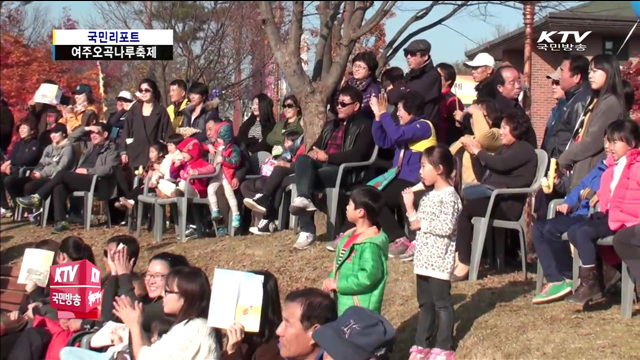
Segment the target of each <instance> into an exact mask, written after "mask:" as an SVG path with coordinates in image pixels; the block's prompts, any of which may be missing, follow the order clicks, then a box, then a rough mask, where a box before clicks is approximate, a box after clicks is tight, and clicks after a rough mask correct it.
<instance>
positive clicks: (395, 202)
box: [327, 90, 437, 260]
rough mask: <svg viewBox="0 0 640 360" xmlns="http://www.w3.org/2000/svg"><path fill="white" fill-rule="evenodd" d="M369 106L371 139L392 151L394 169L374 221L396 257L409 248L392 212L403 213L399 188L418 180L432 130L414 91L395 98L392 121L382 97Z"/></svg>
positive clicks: (431, 143) (433, 137) (421, 100)
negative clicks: (396, 99) (422, 116)
mask: <svg viewBox="0 0 640 360" xmlns="http://www.w3.org/2000/svg"><path fill="white" fill-rule="evenodd" d="M371 109H372V110H373V112H374V114H375V121H374V122H373V126H372V128H371V132H372V134H373V140H374V141H375V143H376V145H378V147H380V148H385V149H388V148H392V149H394V150H395V155H394V157H393V166H392V168H391V170H390V171H391V172H393V170H394V169H395V170H396V173H395V176H393V180H391V181H390V182H388V184H387V185H385V186H384V187H383V188H382V189H381V190H382V194H383V196H384V203H385V207H384V208H383V210H382V211H381V213H380V216H379V217H378V222H379V224H380V226H381V227H382V230H383V231H384V232H385V233H387V235H388V236H389V239H392V240H395V241H394V243H393V245H391V247H390V248H389V256H390V257H392V255H391V251H392V250H394V255H393V256H400V255H403V254H405V253H407V254H408V252H409V251H412V250H413V248H412V247H411V246H410V245H411V241H410V240H409V239H408V238H407V236H406V234H405V231H404V229H403V228H402V227H401V226H400V225H399V224H398V221H397V220H396V216H395V212H396V210H398V209H400V210H402V214H404V213H406V211H404V210H403V208H402V206H403V205H402V195H401V193H402V190H404V189H406V188H408V187H412V186H414V185H415V184H417V183H418V182H419V181H420V157H421V154H422V152H423V151H424V150H425V149H426V148H428V147H430V146H435V145H436V143H437V141H436V135H435V134H436V133H435V129H434V127H433V124H432V123H431V122H430V121H427V120H423V119H422V118H421V114H422V110H423V109H424V97H423V96H422V95H421V94H420V93H418V92H416V91H412V90H409V91H407V92H404V93H402V94H401V96H400V98H399V101H398V120H399V121H398V122H396V121H394V120H393V119H392V118H391V115H390V114H389V113H388V112H387V102H386V99H385V97H384V96H381V97H380V99H377V98H375V97H374V98H372V99H371ZM387 175H389V174H387ZM376 187H378V186H376ZM351 227H353V225H351V224H348V223H347V224H345V227H344V228H343V230H346V229H349V228H351ZM338 239H340V237H338ZM335 246H337V244H335V241H334V243H332V244H330V245H329V246H327V249H329V250H332V251H333V250H335ZM403 259H404V258H403ZM411 259H412V257H409V258H408V260H411Z"/></svg>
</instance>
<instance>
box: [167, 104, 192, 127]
mask: <svg viewBox="0 0 640 360" xmlns="http://www.w3.org/2000/svg"><path fill="white" fill-rule="evenodd" d="M187 105H189V99H184V100H182V103H181V104H180V108H179V109H178V111H177V112H176V111H175V105H174V104H171V105H169V106H167V112H168V113H169V118H170V119H171V126H173V129H174V130H175V129H177V128H179V127H180V125H182V121H183V120H184V114H183V112H184V109H185V108H186V107H187Z"/></svg>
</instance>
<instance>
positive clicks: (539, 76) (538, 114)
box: [531, 48, 565, 144]
mask: <svg viewBox="0 0 640 360" xmlns="http://www.w3.org/2000/svg"><path fill="white" fill-rule="evenodd" d="M564 55H565V53H564V52H551V51H541V50H538V49H537V48H535V49H533V51H532V54H531V121H532V123H533V128H534V129H535V131H536V135H537V136H538V144H541V143H542V137H543V136H544V128H545V125H546V124H547V120H548V119H549V114H550V112H551V108H553V107H554V106H555V103H556V102H555V100H554V99H553V97H552V95H551V80H549V79H547V75H549V74H551V73H552V72H553V71H554V70H555V69H556V68H557V67H558V66H559V65H560V63H561V62H562V58H563V57H564Z"/></svg>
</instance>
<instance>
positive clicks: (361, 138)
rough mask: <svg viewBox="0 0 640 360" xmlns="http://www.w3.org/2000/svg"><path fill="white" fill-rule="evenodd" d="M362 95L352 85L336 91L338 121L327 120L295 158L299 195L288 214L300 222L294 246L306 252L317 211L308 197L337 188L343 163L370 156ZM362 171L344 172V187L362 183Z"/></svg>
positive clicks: (370, 138)
mask: <svg viewBox="0 0 640 360" xmlns="http://www.w3.org/2000/svg"><path fill="white" fill-rule="evenodd" d="M361 104H362V93H361V92H360V90H358V89H357V88H355V87H354V86H352V85H346V86H344V87H343V88H342V89H340V91H339V96H338V118H337V119H335V120H333V121H328V122H327V123H326V124H325V125H324V127H323V128H322V131H321V132H320V136H318V139H317V140H316V141H315V143H314V144H313V147H312V148H311V151H309V152H308V153H307V154H305V155H300V156H298V160H297V161H296V166H295V179H296V189H297V191H298V196H297V197H296V198H295V199H294V200H293V201H292V202H291V207H290V209H289V211H290V212H291V214H293V215H295V216H298V217H299V219H300V230H301V232H300V236H299V237H298V241H297V242H296V243H295V245H294V247H295V248H296V249H305V248H307V247H309V246H310V245H311V244H312V243H313V242H314V241H315V240H316V226H315V224H314V222H313V212H314V211H316V207H315V206H314V204H313V202H312V200H311V196H312V195H313V194H314V193H315V192H317V191H319V190H322V189H326V188H330V187H333V186H335V185H336V181H337V179H338V169H339V168H340V165H342V164H345V163H352V162H359V161H366V160H368V159H369V158H370V157H371V154H372V153H373V149H374V148H375V144H374V142H373V136H372V135H371V126H372V122H371V120H370V119H367V118H366V117H365V116H364V115H363V114H362V113H361V112H360V107H361ZM364 174H365V170H362V169H356V170H352V171H348V172H346V173H345V175H344V177H343V179H345V183H346V184H347V185H352V184H355V183H357V182H358V181H361V180H362V179H363V177H364Z"/></svg>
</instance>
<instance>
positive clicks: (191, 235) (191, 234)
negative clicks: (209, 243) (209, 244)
mask: <svg viewBox="0 0 640 360" xmlns="http://www.w3.org/2000/svg"><path fill="white" fill-rule="evenodd" d="M197 237H198V233H197V232H196V229H187V230H186V231H185V232H184V239H185V240H191V239H195V238H197Z"/></svg>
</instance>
